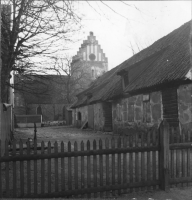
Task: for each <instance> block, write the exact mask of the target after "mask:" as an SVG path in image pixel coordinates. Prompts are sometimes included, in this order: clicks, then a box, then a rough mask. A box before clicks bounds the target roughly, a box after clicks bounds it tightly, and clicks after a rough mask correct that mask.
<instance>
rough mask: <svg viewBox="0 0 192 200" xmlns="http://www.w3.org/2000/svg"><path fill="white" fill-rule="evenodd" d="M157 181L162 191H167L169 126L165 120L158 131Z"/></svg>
mask: <svg viewBox="0 0 192 200" xmlns="http://www.w3.org/2000/svg"><path fill="white" fill-rule="evenodd" d="M159 134H160V135H159V140H160V141H159V142H160V152H159V179H160V188H161V189H162V190H165V191H166V190H168V189H169V124H168V122H167V121H166V120H163V122H162V123H161V125H160V130H159Z"/></svg>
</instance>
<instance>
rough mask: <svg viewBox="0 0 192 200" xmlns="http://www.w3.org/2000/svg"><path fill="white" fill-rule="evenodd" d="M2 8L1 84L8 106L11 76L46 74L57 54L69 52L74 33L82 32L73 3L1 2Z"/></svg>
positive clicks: (55, 0)
mask: <svg viewBox="0 0 192 200" xmlns="http://www.w3.org/2000/svg"><path fill="white" fill-rule="evenodd" d="M1 4H4V6H3V8H2V24H3V26H2V37H3V46H4V54H3V56H2V55H1V56H2V62H3V66H2V74H1V83H2V98H3V99H2V100H3V101H4V102H6V101H7V100H8V99H7V98H8V97H7V87H8V86H9V79H10V72H11V71H16V72H17V73H19V74H34V73H36V72H37V71H38V72H43V71H44V69H43V65H46V64H47V63H48V62H47V61H48V60H49V62H50V59H51V58H52V56H53V55H54V54H56V53H57V52H58V51H61V50H65V49H67V44H68V43H69V42H71V41H72V36H73V34H74V32H75V31H78V30H79V29H80V26H81V25H80V21H81V19H80V17H79V16H78V15H77V14H76V12H75V8H74V2H73V1H64V0H1ZM61 44H62V45H61ZM46 62H47V63H46Z"/></svg>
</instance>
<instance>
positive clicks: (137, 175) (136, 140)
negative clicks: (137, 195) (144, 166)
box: [134, 133, 139, 191]
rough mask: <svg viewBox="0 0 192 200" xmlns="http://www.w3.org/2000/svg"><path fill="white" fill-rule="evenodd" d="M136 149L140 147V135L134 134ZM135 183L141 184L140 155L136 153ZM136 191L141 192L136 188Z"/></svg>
mask: <svg viewBox="0 0 192 200" xmlns="http://www.w3.org/2000/svg"><path fill="white" fill-rule="evenodd" d="M134 139H135V147H138V133H135V134H134ZM135 181H136V182H139V155H138V153H137V152H136V153H135ZM135 191H139V188H136V189H135Z"/></svg>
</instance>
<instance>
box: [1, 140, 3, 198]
mask: <svg viewBox="0 0 192 200" xmlns="http://www.w3.org/2000/svg"><path fill="white" fill-rule="evenodd" d="M1 148H2V147H1V140H0V158H1ZM1 169H2V165H1V162H0V198H2V197H3V194H2V180H3V179H2V173H1Z"/></svg>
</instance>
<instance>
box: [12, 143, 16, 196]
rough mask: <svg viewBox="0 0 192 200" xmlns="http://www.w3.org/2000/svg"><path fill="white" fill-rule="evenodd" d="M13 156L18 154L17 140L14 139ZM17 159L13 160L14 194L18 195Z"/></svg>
mask: <svg viewBox="0 0 192 200" xmlns="http://www.w3.org/2000/svg"><path fill="white" fill-rule="evenodd" d="M13 156H16V140H13ZM16 170H17V168H16V161H14V162H13V195H14V197H16V196H17V189H16V187H17V177H16Z"/></svg>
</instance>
